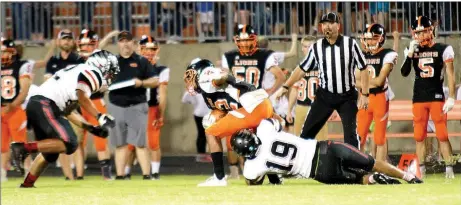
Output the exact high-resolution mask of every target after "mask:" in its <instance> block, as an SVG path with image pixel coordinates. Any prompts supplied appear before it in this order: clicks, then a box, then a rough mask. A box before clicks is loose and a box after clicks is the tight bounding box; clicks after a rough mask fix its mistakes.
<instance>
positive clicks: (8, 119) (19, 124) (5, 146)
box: [1, 106, 27, 153]
mask: <svg viewBox="0 0 461 205" xmlns="http://www.w3.org/2000/svg"><path fill="white" fill-rule="evenodd" d="M3 110H4V107H2V128H1V129H2V153H5V152H8V151H9V150H10V142H12V141H13V142H26V141H27V116H26V111H24V110H23V109H22V108H21V107H20V106H18V107H16V108H14V110H12V111H10V112H9V113H7V114H4V113H3Z"/></svg>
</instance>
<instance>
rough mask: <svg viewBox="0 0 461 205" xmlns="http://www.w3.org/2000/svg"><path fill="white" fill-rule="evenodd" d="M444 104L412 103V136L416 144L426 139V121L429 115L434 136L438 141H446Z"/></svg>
mask: <svg viewBox="0 0 461 205" xmlns="http://www.w3.org/2000/svg"><path fill="white" fill-rule="evenodd" d="M444 103H445V102H421V103H413V116H414V117H413V123H414V127H413V128H414V134H415V136H414V137H415V140H416V141H417V142H422V141H423V140H424V139H425V138H426V137H427V121H428V120H429V113H430V114H431V118H432V121H434V125H435V134H436V136H437V138H438V139H439V141H441V142H446V141H448V130H447V114H444V113H443V104H444Z"/></svg>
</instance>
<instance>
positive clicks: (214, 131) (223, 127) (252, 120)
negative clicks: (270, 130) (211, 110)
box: [205, 99, 274, 150]
mask: <svg viewBox="0 0 461 205" xmlns="http://www.w3.org/2000/svg"><path fill="white" fill-rule="evenodd" d="M235 112H237V113H239V114H241V116H235V115H233V114H232V113H231V112H229V113H227V114H226V116H224V117H223V118H221V119H220V120H219V121H217V122H216V123H214V124H213V125H211V126H210V127H208V128H207V129H206V130H205V133H206V134H207V135H211V136H215V137H218V138H220V139H222V138H225V137H227V140H226V141H227V148H228V150H232V148H231V146H230V139H231V136H232V135H233V134H234V133H236V132H237V131H239V130H241V129H248V128H256V127H258V125H259V123H261V121H262V120H264V119H266V118H270V117H272V115H273V114H274V110H273V108H272V104H271V102H270V101H269V99H264V101H262V102H261V103H260V104H259V105H258V106H256V108H255V109H254V110H253V112H251V113H248V112H247V111H246V110H245V109H244V108H239V109H237V110H235ZM237 115H238V114H237Z"/></svg>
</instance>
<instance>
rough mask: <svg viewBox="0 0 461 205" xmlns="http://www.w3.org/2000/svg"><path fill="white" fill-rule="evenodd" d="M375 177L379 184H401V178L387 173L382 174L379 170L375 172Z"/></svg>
mask: <svg viewBox="0 0 461 205" xmlns="http://www.w3.org/2000/svg"><path fill="white" fill-rule="evenodd" d="M373 179H374V180H375V181H376V183H378V184H401V183H400V181H399V180H397V179H394V178H391V177H389V176H387V175H385V174H381V173H378V172H376V173H374V174H373Z"/></svg>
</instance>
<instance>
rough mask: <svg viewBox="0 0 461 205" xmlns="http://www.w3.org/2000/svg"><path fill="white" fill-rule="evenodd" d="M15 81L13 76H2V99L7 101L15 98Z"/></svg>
mask: <svg viewBox="0 0 461 205" xmlns="http://www.w3.org/2000/svg"><path fill="white" fill-rule="evenodd" d="M16 83H17V82H16V79H15V78H14V77H13V76H2V98H3V99H6V100H9V99H13V98H14V96H16Z"/></svg>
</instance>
